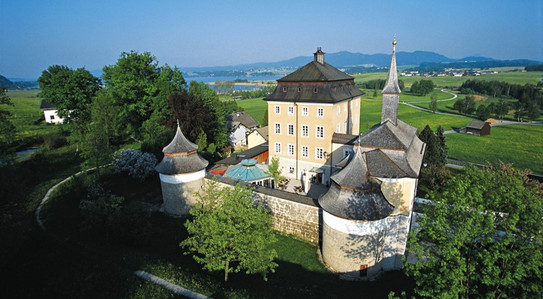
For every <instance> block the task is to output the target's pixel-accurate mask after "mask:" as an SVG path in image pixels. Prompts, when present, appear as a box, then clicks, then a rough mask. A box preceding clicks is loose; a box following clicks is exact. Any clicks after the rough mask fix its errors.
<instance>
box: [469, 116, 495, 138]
mask: <svg viewBox="0 0 543 299" xmlns="http://www.w3.org/2000/svg"><path fill="white" fill-rule="evenodd" d="M466 133H467V134H473V135H478V136H485V135H490V123H488V122H484V121H481V120H477V119H474V120H472V121H470V122H469V124H468V125H467V126H466Z"/></svg>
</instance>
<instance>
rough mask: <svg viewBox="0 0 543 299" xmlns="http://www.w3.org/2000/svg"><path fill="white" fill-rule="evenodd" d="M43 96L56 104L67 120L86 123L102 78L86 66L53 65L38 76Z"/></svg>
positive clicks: (60, 113) (59, 113)
mask: <svg viewBox="0 0 543 299" xmlns="http://www.w3.org/2000/svg"><path fill="white" fill-rule="evenodd" d="M38 83H39V84H40V88H41V94H42V97H43V98H44V99H45V100H47V101H48V102H50V103H53V104H55V105H56V108H57V109H58V112H57V113H58V115H59V116H60V117H63V118H64V119H66V122H68V123H69V122H79V123H85V122H87V121H88V120H89V119H90V105H91V103H92V98H93V97H94V95H95V94H96V92H98V90H99V89H100V84H101V82H100V79H98V78H96V77H95V76H93V75H92V74H91V73H90V72H89V71H87V70H86V69H85V68H78V69H76V70H72V69H70V68H69V67H67V66H64V65H62V66H61V65H52V66H50V67H48V68H47V70H45V71H43V72H42V74H41V76H40V77H39V78H38Z"/></svg>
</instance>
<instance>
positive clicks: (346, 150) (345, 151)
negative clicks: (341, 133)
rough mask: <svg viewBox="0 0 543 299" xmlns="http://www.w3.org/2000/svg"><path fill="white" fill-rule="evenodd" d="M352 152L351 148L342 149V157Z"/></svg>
mask: <svg viewBox="0 0 543 299" xmlns="http://www.w3.org/2000/svg"><path fill="white" fill-rule="evenodd" d="M352 152H353V151H352V150H351V149H343V158H345V157H347V155H350V154H351V153H352Z"/></svg>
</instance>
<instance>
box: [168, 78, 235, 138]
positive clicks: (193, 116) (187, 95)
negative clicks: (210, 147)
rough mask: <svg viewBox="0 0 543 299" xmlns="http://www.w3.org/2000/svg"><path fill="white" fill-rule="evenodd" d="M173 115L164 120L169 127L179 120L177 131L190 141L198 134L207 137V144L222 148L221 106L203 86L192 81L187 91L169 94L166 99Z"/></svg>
mask: <svg viewBox="0 0 543 299" xmlns="http://www.w3.org/2000/svg"><path fill="white" fill-rule="evenodd" d="M168 105H169V107H170V109H171V110H172V113H173V115H172V116H171V117H169V118H167V119H166V121H167V122H168V123H169V126H170V127H172V126H173V125H174V124H175V123H176V119H179V122H180V125H181V130H182V131H183V132H184V133H185V134H186V136H187V137H188V138H189V139H190V140H196V139H197V138H198V135H199V134H200V131H202V130H203V131H204V132H205V133H206V135H207V144H211V143H213V144H214V145H215V146H216V147H218V148H222V147H223V146H225V145H226V126H225V116H226V115H225V112H224V105H222V103H221V101H220V100H219V97H218V96H217V94H216V93H215V91H213V90H212V89H211V88H209V86H207V84H205V83H203V82H195V81H192V82H191V83H190V88H189V91H188V92H187V91H181V92H178V93H176V94H173V95H172V96H170V98H169V99H168Z"/></svg>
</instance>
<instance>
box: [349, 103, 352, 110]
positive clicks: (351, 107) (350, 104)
mask: <svg viewBox="0 0 543 299" xmlns="http://www.w3.org/2000/svg"><path fill="white" fill-rule="evenodd" d="M349 105H351V110H353V101H350V102H349Z"/></svg>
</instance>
